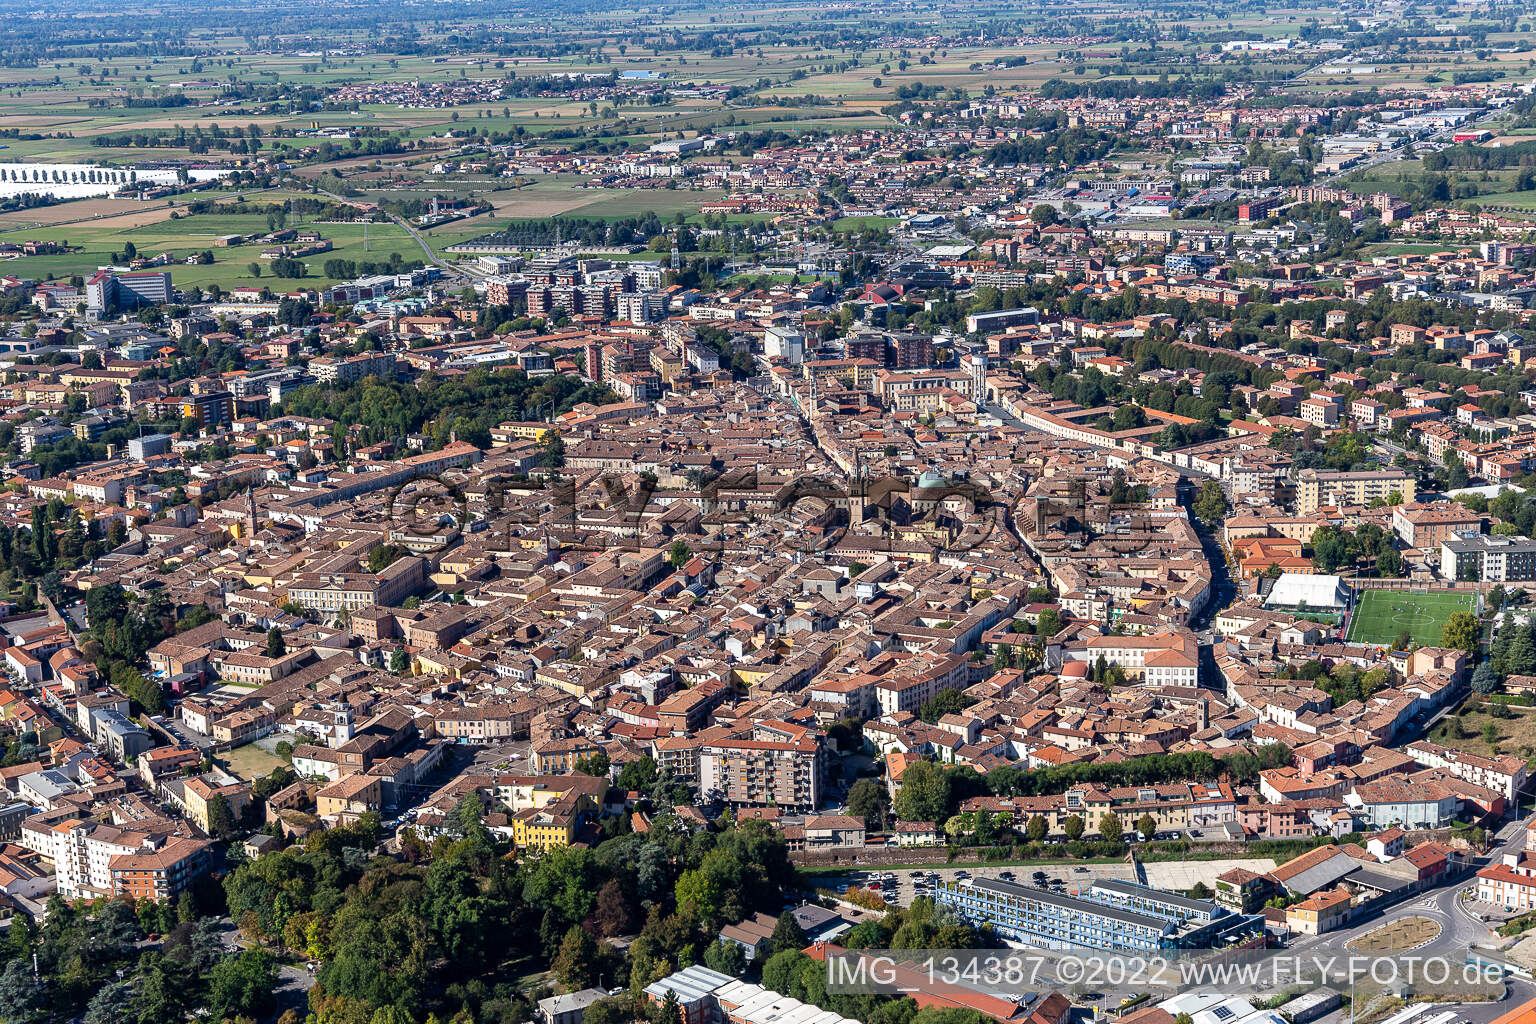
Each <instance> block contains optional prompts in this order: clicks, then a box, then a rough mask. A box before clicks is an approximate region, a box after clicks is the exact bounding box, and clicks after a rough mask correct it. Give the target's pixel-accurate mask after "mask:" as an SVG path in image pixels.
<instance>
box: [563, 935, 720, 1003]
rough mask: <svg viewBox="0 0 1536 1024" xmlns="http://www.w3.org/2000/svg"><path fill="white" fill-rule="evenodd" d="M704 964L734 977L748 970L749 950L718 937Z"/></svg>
mask: <svg viewBox="0 0 1536 1024" xmlns="http://www.w3.org/2000/svg"><path fill="white" fill-rule="evenodd" d="M704 966H705V967H708V968H709V969H710V970H712V971H719V972H720V973H721V974H729V975H730V976H731V977H733V978H734V977H736V976H738V975H740V974H742V973H744V972H745V971H746V969H747V952H746V950H744V949H742V948H741V947H740V946H739V945H737V944H736V943H734V942H728V941H727V940H725V939H716V940H715V941H714V942H711V943H710V944H709V948H708V949H706V950H705V951H704ZM583 1019H585V1018H583Z"/></svg>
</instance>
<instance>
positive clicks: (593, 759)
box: [573, 750, 610, 779]
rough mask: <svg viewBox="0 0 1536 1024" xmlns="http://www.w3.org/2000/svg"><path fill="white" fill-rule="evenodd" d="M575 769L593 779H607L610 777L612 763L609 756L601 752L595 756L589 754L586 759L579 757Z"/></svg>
mask: <svg viewBox="0 0 1536 1024" xmlns="http://www.w3.org/2000/svg"><path fill="white" fill-rule="evenodd" d="M573 767H574V768H575V769H576V770H577V771H578V772H580V773H581V774H583V775H590V776H592V777H593V778H598V779H602V778H607V776H608V769H609V767H610V762H609V760H608V755H607V754H605V753H603V752H602V751H601V750H599V751H597V752H596V753H595V754H589V755H587V756H586V757H578V758H577V759H576V763H575V765H573Z"/></svg>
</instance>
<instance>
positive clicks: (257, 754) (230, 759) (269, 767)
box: [219, 743, 283, 781]
mask: <svg viewBox="0 0 1536 1024" xmlns="http://www.w3.org/2000/svg"><path fill="white" fill-rule="evenodd" d="M219 760H220V761H222V762H224V767H225V768H226V769H227V770H228V771H229V772H230V773H231V774H232V775H235V776H237V777H239V778H242V779H245V780H247V781H254V780H256V779H259V778H261V777H262V776H263V775H268V774H271V772H272V771H273V770H274V769H276V768H278V767H279V766H281V765H282V764H283V759H282V758H280V757H278V756H277V755H276V754H274V753H272V752H271V751H268V750H263V749H262V748H261V747H260V746H258V745H257V744H256V743H247V744H246V745H245V746H243V747H235V748H234V749H233V750H228V751H225V752H224V753H223V754H222V755H221V756H220V757H219Z"/></svg>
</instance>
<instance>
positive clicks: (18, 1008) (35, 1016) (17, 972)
mask: <svg viewBox="0 0 1536 1024" xmlns="http://www.w3.org/2000/svg"><path fill="white" fill-rule="evenodd" d="M13 927H14V926H13ZM52 1009H53V1004H52V999H51V998H50V996H49V994H48V989H47V986H45V985H44V984H43V983H42V982H41V981H39V980H37V979H36V978H34V977H32V964H31V961H30V959H29V960H28V961H26V962H23V961H22V960H21V959H19V958H18V959H15V960H12V961H11V962H10V963H8V964H6V965H5V970H4V971H3V972H0V1014H4V1017H3V1018H0V1019H3V1020H4V1021H5V1024H42V1021H45V1020H47V1019H48V1018H49V1017H50V1016H52Z"/></svg>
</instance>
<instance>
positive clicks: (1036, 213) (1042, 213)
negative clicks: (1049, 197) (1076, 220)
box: [1029, 203, 1056, 228]
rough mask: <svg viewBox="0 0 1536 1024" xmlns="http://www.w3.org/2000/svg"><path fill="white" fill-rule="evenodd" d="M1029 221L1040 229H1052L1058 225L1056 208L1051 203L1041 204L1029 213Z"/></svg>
mask: <svg viewBox="0 0 1536 1024" xmlns="http://www.w3.org/2000/svg"><path fill="white" fill-rule="evenodd" d="M1029 219H1030V220H1032V221H1034V222H1035V223H1036V224H1038V225H1039V226H1040V227H1043V228H1045V227H1050V226H1051V225H1052V224H1055V223H1056V207H1054V206H1051V205H1050V204H1049V203H1040V204H1038V205H1037V206H1035V207H1034V208H1033V209H1032V210H1030V211H1029Z"/></svg>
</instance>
